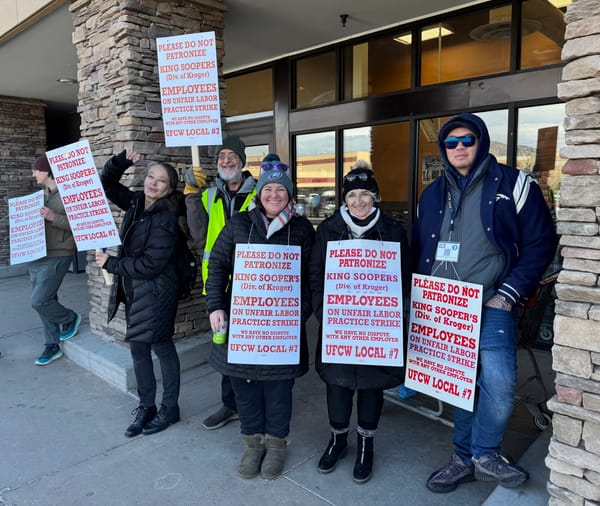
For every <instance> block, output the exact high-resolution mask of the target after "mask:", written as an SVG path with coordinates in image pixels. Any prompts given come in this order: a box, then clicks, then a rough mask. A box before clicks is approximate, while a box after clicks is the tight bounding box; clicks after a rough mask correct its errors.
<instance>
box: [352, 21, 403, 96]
mask: <svg viewBox="0 0 600 506" xmlns="http://www.w3.org/2000/svg"><path fill="white" fill-rule="evenodd" d="M410 45H411V35H410V32H406V33H400V34H395V35H386V36H384V37H379V38H377V39H375V40H372V41H369V42H365V43H363V44H356V45H354V46H349V47H347V48H345V50H344V98H345V99H346V100H351V99H355V98H361V97H368V96H371V95H377V94H381V93H388V92H391V91H398V90H404V89H408V88H410V68H411V57H410V56H411V51H410Z"/></svg>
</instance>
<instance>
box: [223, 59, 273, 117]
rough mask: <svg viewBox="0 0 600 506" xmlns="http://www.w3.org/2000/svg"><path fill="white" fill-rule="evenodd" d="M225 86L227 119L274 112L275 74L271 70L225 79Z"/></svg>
mask: <svg viewBox="0 0 600 506" xmlns="http://www.w3.org/2000/svg"><path fill="white" fill-rule="evenodd" d="M225 84H226V86H225V90H226V92H225V95H226V97H227V100H226V102H225V115H226V116H227V117H231V116H242V115H245V114H254V113H260V112H266V111H271V110H273V72H272V71H271V69H270V68H269V69H264V70H259V71H257V72H250V73H249V74H243V75H240V76H236V77H230V78H228V79H225ZM250 90H251V92H250Z"/></svg>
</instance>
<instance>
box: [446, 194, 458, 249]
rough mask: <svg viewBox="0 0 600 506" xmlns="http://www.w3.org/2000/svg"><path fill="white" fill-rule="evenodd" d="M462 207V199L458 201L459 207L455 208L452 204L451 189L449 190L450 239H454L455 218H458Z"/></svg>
mask: <svg viewBox="0 0 600 506" xmlns="http://www.w3.org/2000/svg"><path fill="white" fill-rule="evenodd" d="M458 209H460V201H459V202H458V208H457V209H456V210H455V209H454V206H453V205H452V195H451V194H450V190H448V211H450V233H449V235H448V240H452V232H454V219H455V218H456V212H457V211H458Z"/></svg>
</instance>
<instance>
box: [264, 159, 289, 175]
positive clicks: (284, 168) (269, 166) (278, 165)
mask: <svg viewBox="0 0 600 506" xmlns="http://www.w3.org/2000/svg"><path fill="white" fill-rule="evenodd" d="M271 170H278V171H280V172H285V173H286V174H288V173H289V171H290V167H289V165H288V164H287V163H283V162H263V163H261V164H260V173H261V174H262V173H263V172H269V171H271Z"/></svg>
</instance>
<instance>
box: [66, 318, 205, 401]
mask: <svg viewBox="0 0 600 506" xmlns="http://www.w3.org/2000/svg"><path fill="white" fill-rule="evenodd" d="M211 343H212V334H211V333H209V332H205V333H203V334H200V335H198V336H192V337H188V338H185V339H182V340H179V341H176V342H175V347H176V348H177V353H178V354H179V360H180V362H181V372H184V371H187V370H190V369H193V368H194V367H197V366H199V365H202V364H205V363H206V362H208V356H209V353H210V347H211ZM61 347H62V349H63V352H64V354H65V355H66V356H67V357H68V358H69V359H70V360H71V361H73V362H75V363H76V364H77V365H79V366H81V367H83V368H84V369H86V370H88V371H90V372H91V373H92V374H95V375H96V376H98V377H100V378H102V379H103V380H105V381H107V382H108V383H110V384H111V385H113V386H115V387H117V388H118V389H119V390H121V391H123V392H129V393H132V394H133V395H135V396H136V397H137V392H136V381H135V374H134V372H133V364H132V362H131V355H130V354H129V348H128V347H127V344H125V343H121V342H117V341H107V340H104V339H102V337H100V336H98V335H95V334H93V333H92V332H91V330H90V328H89V325H85V324H82V325H81V328H80V330H79V333H78V334H77V336H75V337H74V338H73V339H70V340H69V341H63V342H62V343H61ZM153 362H154V372H155V374H156V378H157V381H158V382H160V381H161V374H160V365H159V363H158V358H156V356H154V355H153Z"/></svg>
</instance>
